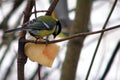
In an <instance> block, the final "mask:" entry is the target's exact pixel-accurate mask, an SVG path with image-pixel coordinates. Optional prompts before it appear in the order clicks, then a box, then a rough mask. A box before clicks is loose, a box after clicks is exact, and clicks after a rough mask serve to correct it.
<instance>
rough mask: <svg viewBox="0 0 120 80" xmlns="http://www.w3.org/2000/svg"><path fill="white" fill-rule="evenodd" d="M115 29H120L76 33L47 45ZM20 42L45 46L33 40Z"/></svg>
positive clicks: (114, 27)
mask: <svg viewBox="0 0 120 80" xmlns="http://www.w3.org/2000/svg"><path fill="white" fill-rule="evenodd" d="M116 28H120V25H116V26H113V27H110V28H107V29H103V30H98V31H94V32H84V33H77V34H74V35H71V36H69V37H66V38H62V39H58V40H52V41H49V42H48V44H52V43H58V42H62V41H65V40H70V39H73V38H77V37H81V36H86V35H93V34H97V33H101V32H106V31H110V30H113V29H116ZM22 42H25V43H28V42H30V43H37V44H46V42H42V41H38V42H36V41H34V40H22Z"/></svg>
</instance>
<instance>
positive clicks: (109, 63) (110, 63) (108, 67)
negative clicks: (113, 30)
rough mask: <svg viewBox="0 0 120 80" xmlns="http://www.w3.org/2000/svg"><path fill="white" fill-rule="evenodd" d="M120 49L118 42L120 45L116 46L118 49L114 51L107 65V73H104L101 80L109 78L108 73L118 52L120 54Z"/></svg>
mask: <svg viewBox="0 0 120 80" xmlns="http://www.w3.org/2000/svg"><path fill="white" fill-rule="evenodd" d="M119 49H120V41H119V42H118V44H117V46H116V48H115V50H114V52H113V54H112V56H111V58H110V60H109V62H108V64H107V66H106V69H105V71H104V73H103V75H102V77H101V79H100V80H104V79H105V77H106V76H107V74H108V72H109V70H110V68H111V66H112V63H113V61H114V59H115V56H116V55H117V52H118V50H119Z"/></svg>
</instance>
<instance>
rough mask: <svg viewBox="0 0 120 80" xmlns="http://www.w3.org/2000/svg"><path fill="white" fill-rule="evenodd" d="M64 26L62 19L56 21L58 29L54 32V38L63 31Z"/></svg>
mask: <svg viewBox="0 0 120 80" xmlns="http://www.w3.org/2000/svg"><path fill="white" fill-rule="evenodd" d="M61 30H62V27H61V23H60V21H58V20H57V21H56V29H55V32H54V33H53V36H54V38H55V37H56V36H57V35H58V34H59V33H60V32H61Z"/></svg>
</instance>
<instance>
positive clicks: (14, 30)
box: [5, 28, 24, 33]
mask: <svg viewBox="0 0 120 80" xmlns="http://www.w3.org/2000/svg"><path fill="white" fill-rule="evenodd" d="M21 30H24V29H23V28H15V29H11V30H7V31H5V33H9V32H16V31H21Z"/></svg>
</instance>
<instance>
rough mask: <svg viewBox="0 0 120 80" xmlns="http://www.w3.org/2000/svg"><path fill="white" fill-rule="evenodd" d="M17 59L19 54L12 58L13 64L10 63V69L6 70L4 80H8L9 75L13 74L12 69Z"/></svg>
mask: <svg viewBox="0 0 120 80" xmlns="http://www.w3.org/2000/svg"><path fill="white" fill-rule="evenodd" d="M16 58H17V53H16V54H15V55H14V57H13V58H12V60H11V63H10V65H9V67H8V68H7V70H6V71H7V72H6V73H5V75H4V78H3V79H2V80H7V78H8V76H9V74H10V72H11V69H12V68H13V67H12V66H13V64H14V62H15V59H16Z"/></svg>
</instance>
